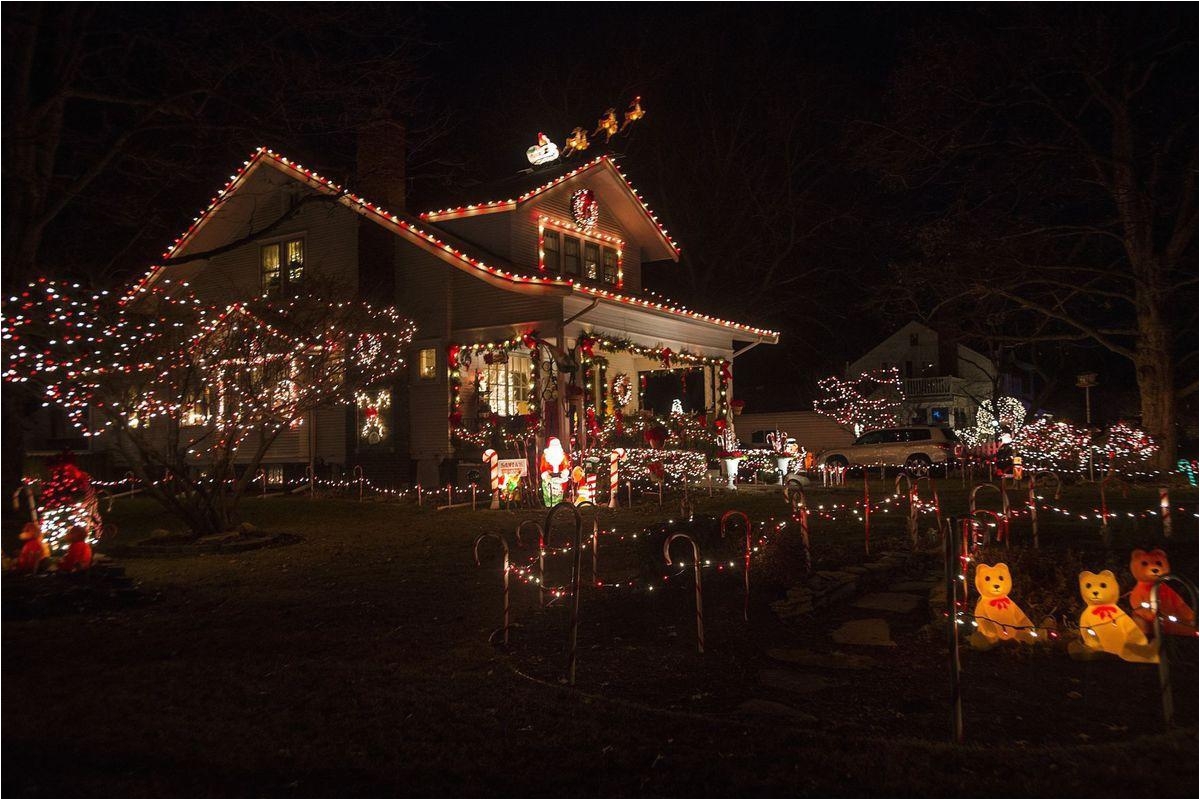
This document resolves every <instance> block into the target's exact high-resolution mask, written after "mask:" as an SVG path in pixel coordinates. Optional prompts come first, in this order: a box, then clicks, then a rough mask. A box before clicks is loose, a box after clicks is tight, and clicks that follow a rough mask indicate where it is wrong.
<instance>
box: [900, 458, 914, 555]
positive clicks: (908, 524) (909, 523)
mask: <svg viewBox="0 0 1200 800" xmlns="http://www.w3.org/2000/svg"><path fill="white" fill-rule="evenodd" d="M901 480H903V481H904V483H905V488H906V490H907V491H906V494H907V495H908V518H907V519H906V520H905V528H906V529H907V530H908V538H909V539H910V540H911V541H912V545H913V547H914V548H915V547H916V546H917V498H916V496H915V495H914V494H913V482H912V478H910V477H909V476H908V474H907V473H904V472H901V473H900V474H899V475H897V476H896V490H895V496H896V497H899V496H900V481H901Z"/></svg>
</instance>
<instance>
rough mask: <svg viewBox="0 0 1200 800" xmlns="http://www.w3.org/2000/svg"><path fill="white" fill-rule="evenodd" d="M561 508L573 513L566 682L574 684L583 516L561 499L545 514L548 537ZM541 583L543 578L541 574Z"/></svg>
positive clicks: (577, 641)
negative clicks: (573, 562)
mask: <svg viewBox="0 0 1200 800" xmlns="http://www.w3.org/2000/svg"><path fill="white" fill-rule="evenodd" d="M561 509H567V510H568V511H570V512H571V513H572V514H574V515H575V564H574V570H573V572H572V575H571V628H570V630H569V631H568V632H567V684H568V685H570V686H574V685H575V656H576V648H577V645H578V643H579V579H580V574H581V573H582V572H583V516H582V515H580V513H579V509H578V508H576V507H575V506H574V505H573V504H571V503H569V502H567V501H565V500H564V501H563V502H561V503H559V504H558V505H556V506H555V507H554V508H552V509H550V511H549V512H548V513H547V514H546V523H545V526H544V527H545V531H546V536H547V537H549V535H550V534H551V532H552V531H553V530H554V529H553V528H552V527H551V523H552V522H553V521H554V515H555V514H557V513H558V512H559V511H560V510H561ZM542 582H543V583H545V579H544V576H543V581H542Z"/></svg>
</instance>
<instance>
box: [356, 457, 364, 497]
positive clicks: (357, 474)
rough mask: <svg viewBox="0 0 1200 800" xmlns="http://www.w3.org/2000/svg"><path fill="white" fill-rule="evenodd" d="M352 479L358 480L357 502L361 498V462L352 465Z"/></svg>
mask: <svg viewBox="0 0 1200 800" xmlns="http://www.w3.org/2000/svg"><path fill="white" fill-rule="evenodd" d="M354 480H356V481H358V502H360V503H361V502H362V498H363V468H362V464H355V465H354Z"/></svg>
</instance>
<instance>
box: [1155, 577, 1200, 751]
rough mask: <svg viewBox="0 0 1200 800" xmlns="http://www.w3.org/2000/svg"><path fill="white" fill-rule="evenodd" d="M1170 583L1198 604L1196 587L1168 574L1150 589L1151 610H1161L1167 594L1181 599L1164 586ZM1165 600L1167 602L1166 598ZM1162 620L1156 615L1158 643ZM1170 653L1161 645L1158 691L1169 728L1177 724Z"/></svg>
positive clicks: (1193, 603) (1160, 639) (1160, 616)
mask: <svg viewBox="0 0 1200 800" xmlns="http://www.w3.org/2000/svg"><path fill="white" fill-rule="evenodd" d="M1168 581H1175V582H1176V583H1178V584H1180V585H1181V586H1183V588H1184V589H1186V590H1187V592H1188V594H1189V595H1190V596H1191V599H1192V605H1195V604H1196V587H1195V586H1192V584H1190V583H1188V582H1187V581H1186V580H1184V579H1183V578H1181V577H1179V576H1178V575H1171V574H1167V575H1162V576H1160V577H1159V578H1158V580H1156V581H1155V582H1154V585H1153V586H1151V587H1150V607H1151V608H1155V609H1158V608H1161V606H1160V605H1159V598H1160V597H1163V595H1164V594H1165V593H1166V592H1171V594H1174V595H1175V596H1176V597H1179V595H1177V594H1175V592H1173V591H1171V588H1170V587H1168V586H1163V584H1164V583H1167V582H1168ZM1163 599H1164V602H1165V597H1164V598H1163ZM1180 602H1182V600H1181V601H1180ZM1184 607H1185V608H1186V607H1187V605H1186V604H1184ZM1189 610H1190V609H1189ZM1162 618H1163V615H1162V614H1161V613H1156V614H1155V615H1154V640H1155V641H1156V642H1162V635H1163V626H1162ZM1192 635H1193V636H1194V635H1195V631H1194V630H1193V632H1192ZM1169 653H1170V648H1166V647H1161V645H1160V650H1159V659H1158V691H1159V693H1160V694H1161V695H1162V706H1163V722H1164V723H1165V724H1166V726H1167V727H1168V728H1169V727H1171V725H1172V724H1174V722H1175V698H1174V697H1173V695H1172V691H1171V668H1170V665H1169V664H1168V663H1167V659H1168V657H1169V655H1168V654H1169Z"/></svg>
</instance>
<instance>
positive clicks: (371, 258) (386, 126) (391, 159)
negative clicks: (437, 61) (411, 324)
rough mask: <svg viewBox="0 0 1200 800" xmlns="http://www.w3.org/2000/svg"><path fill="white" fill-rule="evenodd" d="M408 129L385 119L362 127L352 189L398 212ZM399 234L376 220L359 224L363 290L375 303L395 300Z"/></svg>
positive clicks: (401, 207)
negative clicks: (355, 174)
mask: <svg viewBox="0 0 1200 800" xmlns="http://www.w3.org/2000/svg"><path fill="white" fill-rule="evenodd" d="M404 134H405V128H404V123H403V122H400V121H399V120H392V119H380V120H375V121H372V122H368V123H365V124H364V125H362V126H361V127H360V128H359V129H358V142H357V149H358V153H357V159H356V161H357V170H356V172H357V176H356V178H355V181H354V183H353V184H351V188H352V189H353V190H354V191H355V192H357V193H358V194H359V196H361V197H363V198H365V199H366V200H369V201H370V202H372V203H375V204H376V205H379V206H382V207H383V208H385V209H387V210H388V211H391V212H393V213H403V212H404V211H405V195H406V191H405V169H404V155H405V142H404V140H405V135H404ZM396 246H397V239H396V236H395V235H394V234H393V233H391V232H390V231H388V230H386V229H384V228H383V227H381V226H379V225H377V224H375V223H374V222H372V221H369V220H365V219H360V220H359V224H358V292H359V294H360V296H362V297H364V298H365V299H367V300H370V301H372V302H378V303H384V304H388V305H391V304H394V303H395V302H396Z"/></svg>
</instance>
